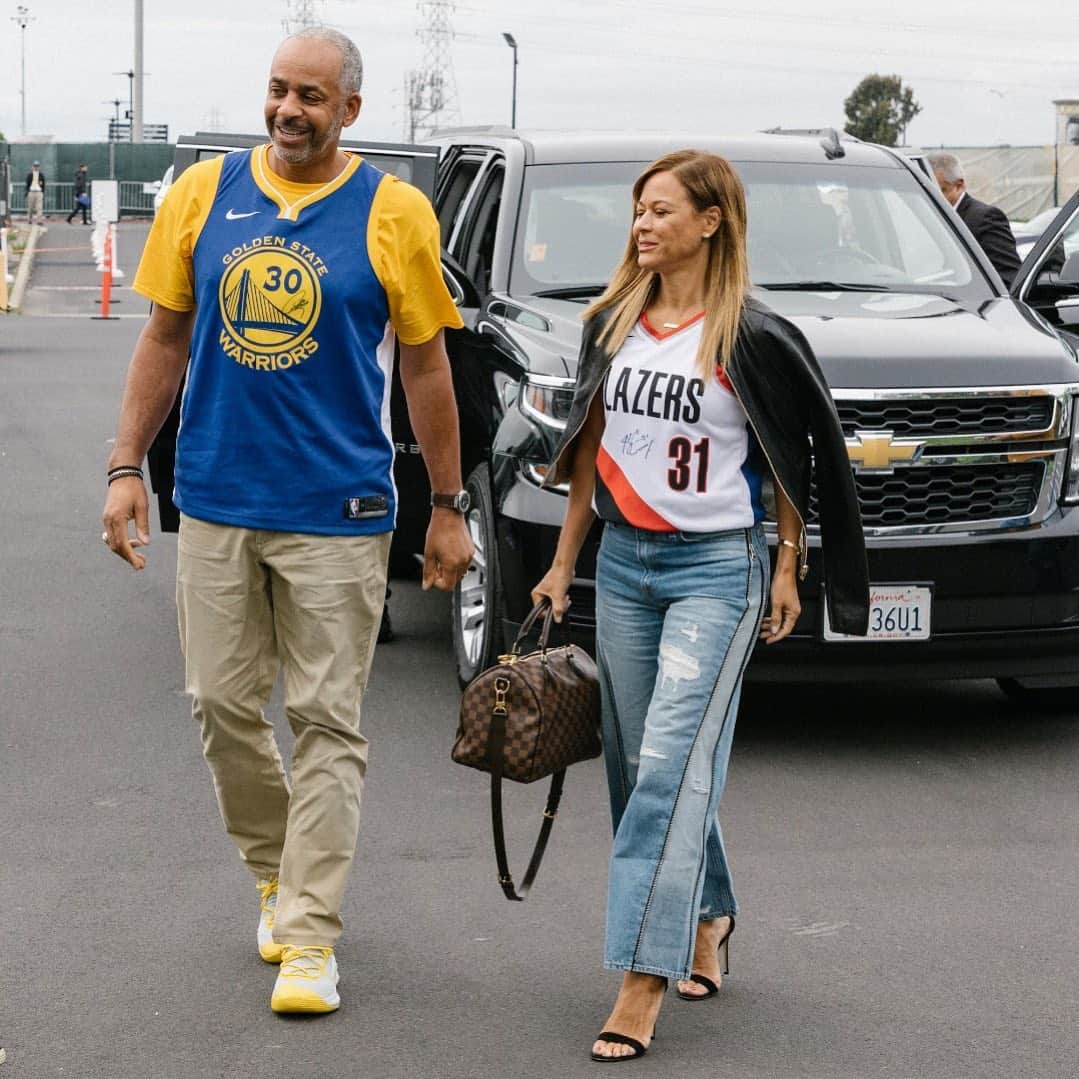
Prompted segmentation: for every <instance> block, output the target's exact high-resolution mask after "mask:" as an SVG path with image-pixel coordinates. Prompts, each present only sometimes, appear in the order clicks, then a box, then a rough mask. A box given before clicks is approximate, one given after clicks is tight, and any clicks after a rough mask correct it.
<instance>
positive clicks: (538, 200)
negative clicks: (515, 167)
mask: <svg viewBox="0 0 1079 1079" xmlns="http://www.w3.org/2000/svg"><path fill="white" fill-rule="evenodd" d="M641 168H643V165H641V166H638V165H637V164H636V163H631V164H629V165H628V166H627V165H624V164H621V163H620V164H616V165H610V164H599V165H595V164H593V165H555V166H545V165H538V166H533V167H532V168H530V169H529V170H528V182H527V185H526V191H525V198H524V204H523V205H524V209H523V212H522V221H521V226H520V227H519V228H518V255H519V257H518V262H517V266H519V269H520V271H522V272H519V274H518V277H519V278H520V279H523V280H524V281H526V282H528V285H529V286H531V287H532V288H533V289H544V288H551V287H559V286H563V285H576V284H591V283H597V282H606V281H607V280H608V278H609V277H610V275H611V271H612V270H613V269H614V266H615V263H616V262H617V261H618V256H619V255H620V254H621V253H622V249H623V248H624V247H625V244H626V238H627V237H628V235H629V222H630V219H631V207H630V188H631V187H632V185H633V180H634V178H635V177H636V175H637V173H638V172H640V170H641Z"/></svg>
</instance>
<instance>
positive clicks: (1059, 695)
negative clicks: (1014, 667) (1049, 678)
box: [997, 678, 1079, 712]
mask: <svg viewBox="0 0 1079 1079" xmlns="http://www.w3.org/2000/svg"><path fill="white" fill-rule="evenodd" d="M997 685H998V686H1000V688H1001V689H1002V690H1003V691H1004V694H1005V695H1006V696H1007V697H1008V699H1009V700H1012V701H1014V702H1015V703H1016V704H1018V705H1022V706H1023V707H1024V708H1031V709H1033V710H1034V711H1037V712H1079V686H1052V687H1050V688H1042V687H1037V686H1024V685H1023V683H1022V682H1020V681H1019V680H1018V679H1015V678H998V679H997Z"/></svg>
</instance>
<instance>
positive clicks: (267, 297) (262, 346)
mask: <svg viewBox="0 0 1079 1079" xmlns="http://www.w3.org/2000/svg"><path fill="white" fill-rule="evenodd" d="M270 239H271V238H267V240H270ZM272 239H277V238H276V237H274V238H272ZM226 260H227V263H228V265H227V267H226V269H225V272H224V273H223V274H222V276H221V283H220V285H219V287H218V306H219V308H220V311H221V319H222V321H223V323H224V332H223V333H222V334H221V341H220V343H221V345H222V347H223V348H224V350H225V352H226V353H227V354H228V355H230V356H232V357H233V359H235V360H236V361H237V362H239V363H244V364H247V365H248V366H250V367H257V368H259V369H262V370H267V369H271V368H272V369H273V370H277V369H278V368H282V367H291V366H292V364H293V363H299V362H301V361H302V360H304V359H306V358H307V357H308V356H310V355H311V354H312V353H314V352H315V351H316V349H317V348H318V344H317V342H315V341H313V340H308V338H309V337H310V334H311V331H312V330H313V329H314V328H315V325H316V324H317V323H318V315H319V310H320V309H321V307H322V289H321V288H320V286H319V280H318V273H317V271H316V270H315V268H314V267H313V266H312V265H311V263H310V262H309V261H307V260H306V259H304V258H303V257H302V255H300V254H298V253H297V252H295V251H291V250H289V248H287V247H285V246H283V245H282V246H278V245H276V244H275V245H273V246H268V245H267V246H259V247H255V248H253V249H251V250H248V251H246V252H245V253H243V254H241V255H239V256H238V257H236V258H234V259H233V258H230V257H229V256H226ZM318 261H319V263H320V264H322V261H321V259H319V260H318ZM322 265H324V264H322ZM268 356H273V357H274V359H273V360H269V361H268V360H267V357H268ZM275 361H276V362H275Z"/></svg>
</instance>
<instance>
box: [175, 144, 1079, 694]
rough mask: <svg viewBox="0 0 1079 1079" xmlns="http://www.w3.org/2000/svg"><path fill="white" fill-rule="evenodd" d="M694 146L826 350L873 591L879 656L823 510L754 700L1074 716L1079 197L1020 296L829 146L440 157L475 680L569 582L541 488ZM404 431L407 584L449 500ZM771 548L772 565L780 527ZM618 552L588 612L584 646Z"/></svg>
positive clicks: (772, 291)
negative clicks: (850, 633) (924, 702)
mask: <svg viewBox="0 0 1079 1079" xmlns="http://www.w3.org/2000/svg"><path fill="white" fill-rule="evenodd" d="M214 138H215V139H217V140H218V143H217V145H218V146H219V147H220V146H221V144H222V143H227V137H225V136H214ZM232 145H235V146H239V145H250V143H249V142H248V143H244V142H241V141H233V143H232ZM687 145H692V146H697V147H703V148H706V149H713V150H715V151H717V152H718V153H721V154H723V155H724V156H725V157H727V158H728V159H729V160H730V161H731V162H732V163H733V165H734V166H735V168H736V169H737V171H738V172H739V174H740V175H741V177H742V180H743V182H744V183H745V185H746V190H747V197H748V204H749V235H748V243H749V254H750V263H751V274H752V279H753V281H754V289H755V292H756V294H757V295H758V296H759V297H760V298H761V299H762V300H763V301H764V302H765V303H767V304H768V305H769V306H771V307H773V308H774V309H775V310H777V311H778V312H779V313H780V314H782V315H784V316H786V317H787V318H789V319H791V320H792V321H793V322H795V323H796V324H797V325H798V326H799V328H800V329H801V330H802V331H803V332H804V333H805V335H806V337H807V338H808V339H809V341H810V343H811V345H812V346H813V349H814V351H815V352H816V354H817V356H818V358H819V360H820V363H821V366H822V368H823V370H824V372H825V375H826V376H827V378H828V381H829V384H830V386H831V387H832V391H833V395H834V397H835V400H836V406H837V409H838V412H839V417H840V421H841V423H842V425H843V429H844V432H845V435H846V441H847V449H848V454H849V456H850V459H851V467H852V469H853V471H854V473H855V481H856V485H857V489H858V493H859V498H860V502H861V508H862V516H863V523H864V527H865V534H866V544H867V549H868V557H869V568H870V579H871V581H872V585H873V597H872V598H873V608H872V615H871V622H870V635H869V638H868V639H862V638H844V637H841V636H839V635H837V634H835V633H834V632H833V631H832V630H831V628H830V627H829V625H828V623H827V616H826V611H825V606H824V604H823V602H822V601H821V597H822V593H823V583H822V579H821V561H820V558H819V536H818V534H817V530H816V527H815V519H814V513H815V511H814V508H813V507H812V506H811V508H810V516H809V520H808V522H807V524H808V531H809V543H810V553H809V573H808V576H807V577H806V579H805V580H804V581H803V582H802V585H801V600H802V615H801V617H800V619H799V621H798V624H797V626H796V628H795V631H794V633H793V634H792V636H791V638H790V639H789V640H788V641H787V642H785V643H784V644H783V646H782V647H780V648H775V649H763V648H761V649H758V651H757V655H756V656H755V658H754V660H753V662H752V663H751V665H750V669H749V676H750V677H755V678H768V679H778V680H799V679H809V680H820V679H837V680H852V679H895V678H902V679H911V678H922V679H924V678H935V677H949V678H950V677H972V678H995V679H997V680H998V681H999V682H1000V684H1001V686H1002V688H1004V689H1005V690H1006V691H1007V692H1009V693H1010V694H1012V695H1015V696H1019V697H1022V698H1023V699H1024V700H1025V701H1026V702H1028V703H1031V704H1049V705H1054V704H1057V703H1059V702H1060V701H1061V700H1066V701H1071V700H1073V699H1074V690H1075V689H1076V688H1079V426H1077V417H1079V408H1077V406H1076V398H1077V396H1079V358H1077V351H1076V350H1077V348H1079V336H1076V335H1077V334H1079V266H1073V265H1072V260H1071V259H1069V260H1068V262H1067V264H1065V265H1064V266H1063V267H1062V268H1061V269H1060V270H1056V269H1051V268H1049V263H1050V261H1051V257H1052V256H1053V252H1054V251H1055V248H1056V246H1057V245H1059V244H1060V243H1061V242H1063V243H1064V244H1065V246H1067V245H1068V244H1071V243H1072V242H1073V241H1075V240H1076V239H1079V196H1077V197H1076V198H1075V199H1073V200H1071V202H1069V204H1068V206H1067V207H1065V208H1064V210H1063V211H1062V212H1061V215H1060V216H1059V218H1058V219H1057V221H1055V222H1054V224H1053V225H1052V226H1051V227H1050V229H1049V230H1047V231H1046V232H1045V233H1044V234H1043V236H1042V237H1041V239H1040V240H1039V241H1038V243H1037V244H1036V245H1035V246H1034V248H1033V249H1032V250H1031V252H1030V254H1029V255H1028V257H1027V259H1026V261H1025V262H1024V264H1023V267H1022V269H1021V271H1020V273H1019V275H1018V276H1017V278H1016V281H1015V284H1014V286H1013V289H1012V293H1011V295H1009V293H1008V292H1007V290H1006V289H1005V288H1004V286H1003V284H1002V283H1001V281H1000V278H999V276H998V275H997V273H996V271H995V270H994V269H993V267H992V265H991V264H990V263H989V262H988V260H987V258H986V256H985V254H984V253H983V252H982V250H981V248H980V247H979V246H978V244H977V243H976V241H974V239H973V237H972V236H971V235H970V233H969V232H968V231H967V229H966V228H965V227H964V226H963V224H962V222H961V221H960V220H959V219H958V217H957V216H956V215H955V213H954V212H953V211H952V210H951V208H950V207H949V206H948V204H947V203H946V202H945V201H944V199H943V197H942V196H941V195H940V192H939V191H938V189H937V187H936V184H935V183H934V182H933V181H932V179H931V178H930V177H929V176H927V175H926V174H925V173H924V171H923V170H922V169H921V168H920V167H919V165H918V163H916V162H912V161H910V160H908V159H906V158H904V157H903V156H902V155H901V154H899V153H897V152H895V151H892V150H889V149H886V148H883V147H878V146H871V145H867V144H862V143H857V142H847V141H845V140H842V139H840V138H839V137H838V136H836V135H835V134H834V133H830V134H829V135H828V136H826V137H824V138H818V137H816V136H804V135H803V136H791V135H783V134H760V135H751V136H747V137H740V138H733V137H732V138H728V137H720V136H711V135H701V134H698V133H694V134H680V135H678V134H675V135H635V134H627V135H581V134H575V135H568V134H566V135H559V134H553V133H545V134H536V135H528V134H524V133H521V132H516V131H511V130H508V129H505V128H474V129H461V130H455V131H452V132H446V133H444V134H443V135H442V136H441V137H439V138H438V139H436V140H434V141H433V142H432V144H431V145H430V146H428V147H427V148H426V149H427V150H428V152H433V153H434V154H435V158H434V161H435V162H436V163H437V172H436V173H435V174H434V181H435V182H434V187H433V201H434V204H435V209H436V212H437V214H438V218H439V222H440V225H441V230H442V240H443V245H444V251H443V269H444V273H445V275H446V279H447V282H448V284H449V286H450V289H451V292H452V293H453V295H454V297H455V299H456V302H457V304H458V306H459V308H460V310H461V314H462V317H463V319H464V322H465V327H464V329H462V330H459V331H451V332H449V333H447V347H448V349H449V352H450V358H451V362H452V366H453V376H454V383H455V389H456V394H457V402H458V408H459V412H460V416H461V434H462V447H461V452H462V467H463V473H464V475H465V476H467V477H468V478H467V487H468V490H469V493H470V494H471V497H472V507H471V509H470V510H469V512H468V525H469V529H470V532H471V534H472V538H473V541H474V542H475V544H476V558H475V561H474V563H473V565H472V567H471V569H470V570H469V572H468V574H467V575H466V577H465V579H464V580H463V581H462V583H461V585H460V586H459V587H458V589H457V590H456V592H455V594H454V599H453V609H452V632H453V643H454V651H455V656H456V662H457V669H458V675H459V677H460V678H461V679H462V681H464V680H467V679H469V678H470V677H471V676H472V675H473V674H474V673H475V672H476V671H478V670H480V669H481V668H483V667H484V666H486V665H488V664H489V663H490V662H491V661H492V660H493V659H494V657H495V656H497V654H498V653H499V652H500V651H502V650H504V648H505V645H506V642H507V640H508V639H511V638H512V636H513V635H514V634H515V632H516V630H517V628H518V626H519V624H520V622H521V620H522V619H523V617H524V615H525V613H526V612H527V610H528V608H529V607H530V602H529V591H530V589H531V588H532V586H533V585H534V584H535V582H536V581H537V580H539V578H540V577H541V576H542V574H543V573H544V572H545V570H546V569H547V567H548V565H549V564H550V560H551V557H552V554H553V551H554V547H555V542H556V539H557V534H558V529H559V526H560V524H561V521H562V517H563V514H564V511H565V494H566V492H565V490H564V489H558V488H554V489H552V488H550V487H547V486H545V485H544V478H545V468H546V464H547V461H548V460H549V457H550V453H551V449H552V447H553V445H554V443H555V441H556V440H557V438H558V436H559V434H560V433H561V431H562V430H563V429H564V425H565V420H566V416H567V412H568V408H569V403H570V400H571V398H572V394H573V386H574V381H575V376H576V365H577V353H578V347H579V342H580V331H581V315H582V313H583V311H584V309H585V307H586V305H587V304H588V302H589V301H590V300H591V299H592V298H594V297H595V296H596V295H598V294H599V293H600V292H601V291H602V289H603V287H604V285H605V282H606V281H607V278H608V276H609V274H610V271H611V269H612V267H613V266H614V264H615V263H616V262H617V260H618V258H619V256H620V254H621V252H622V250H623V248H624V246H625V243H626V238H627V235H628V229H629V224H630V219H631V207H630V188H631V185H632V183H633V180H634V178H635V177H636V176H637V175H638V174H639V173H640V172H641V171H642V170H643V169H644V167H645V166H646V165H647V164H648V163H649V162H651V161H652V160H653V159H655V158H657V157H659V156H660V155H661V154H663V153H666V152H668V151H670V150H674V149H678V148H681V147H683V146H687ZM218 152H220V149H219V150H218ZM402 152H404V151H403V150H402ZM180 154H181V148H180V147H178V149H177V161H178V162H179V160H180ZM376 163H377V164H380V166H381V164H382V162H381V161H376ZM178 171H179V166H178ZM392 419H393V432H394V441H395V443H396V448H397V461H396V465H395V478H396V482H397V485H398V489H399V491H400V505H399V516H398V528H397V533H396V535H395V538H394V546H393V552H394V554H393V560H394V565H395V567H396V568H397V569H402V568H405V567H407V566H408V565H409V564H410V563H411V561H412V560H413V556H414V555H415V553H416V552H418V551H419V550H421V549H422V543H423V533H424V529H425V526H426V521H427V516H428V488H427V483H426V476H425V472H424V469H423V466H422V461H421V460H420V457H419V451H418V447H417V445H416V442H415V438H414V437H413V435H412V432H411V428H410V426H409V422H408V415H407V410H406V409H405V407H404V399H403V394H402V393H401V392H400V387H399V385H396V384H395V386H394V388H393V397H392ZM163 441H164V442H165V443H166V444H167V442H168V435H167V434H166V435H165V436H164V440H163ZM165 448H166V449H167V445H166V447H165ZM661 452H662V451H661ZM159 481H160V477H158V478H157V479H155V487H156V489H157V490H158V492H159V494H160V493H161V491H162V487H161V486H160V482H159ZM169 489H170V488H169V487H166V488H165V490H166V491H167V490H169ZM163 512H164V507H163ZM766 531H768V534H769V538H770V542H771V543H772V544H773V546H774V543H775V528H774V525H773V524H771V523H769V524H768V525H767V526H766ZM598 534H599V533H598V529H597V530H594V532H593V534H592V535H591V536H590V538H589V541H588V542H587V543H586V544H585V547H584V549H583V551H582V554H581V557H580V559H579V561H578V566H577V577H576V578H575V580H574V584H573V588H572V592H571V598H572V606H571V607H570V610H569V614H568V624H569V630H570V631H571V632H572V633H573V634H575V635H577V636H580V637H583V638H585V639H587V638H588V637H589V636H590V635H591V634H592V633H593V632H594V629H595V615H594V611H595V605H594V565H595V552H596V545H597V541H598Z"/></svg>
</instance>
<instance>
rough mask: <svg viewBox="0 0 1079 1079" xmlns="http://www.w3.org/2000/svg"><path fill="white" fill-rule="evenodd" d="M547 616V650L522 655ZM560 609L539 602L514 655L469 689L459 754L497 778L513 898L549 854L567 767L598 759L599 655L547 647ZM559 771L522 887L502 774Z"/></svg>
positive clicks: (498, 835)
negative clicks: (509, 841) (512, 853)
mask: <svg viewBox="0 0 1079 1079" xmlns="http://www.w3.org/2000/svg"><path fill="white" fill-rule="evenodd" d="M541 616H542V617H543V623H542V629H541V632H540V639H539V648H538V650H537V651H535V652H530V653H528V654H527V655H522V654H521V645H522V642H523V641H524V640H525V639H526V638H527V636H528V634H529V633H530V632H531V630H532V628H533V626H534V625H535V624H536V622H537V621H538V619H539V618H540V617H541ZM551 621H552V612H551V607H550V604H549V602H548V601H546V600H543V601H541V602H540V603H538V604H537V605H536V606H535V607H534V608H533V609H532V611H531V613H530V614H529V615H528V617H527V618H526V619H525V620H524V622H523V623H522V625H521V631H520V633H519V634H518V635H517V640H516V641H515V642H514V645H513V649H512V650H511V651H510V653H509V655H505V656H501V657H499V662H498V663H497V664H496V665H495V666H494V667H489V668H488V669H487V670H485V671H484V672H483V673H482V674H479V675H477V676H476V678H474V679H473V680H472V682H470V683H469V685H468V686H466V687H465V690H464V693H463V694H462V696H461V719H460V724H459V726H458V728H457V740H456V742H455V743H454V746H453V753H452V756H453V759H454V760H455V761H456V762H457V763H458V764H463V765H466V766H467V767H469V768H478V769H479V770H480V771H481V772H489V773H490V775H491V817H492V824H493V828H494V839H495V857H496V859H497V861H498V870H499V877H498V880H499V884H500V885H501V886H502V890H503V892H505V894H506V898H507V899H515V900H520V899H523V898H524V896H525V894H526V893H527V891H528V889H529V888H530V887H531V885H532V882H533V880H534V879H535V876H536V870H538V869H539V863H540V860H541V859H542V857H543V851H544V848H545V847H546V845H547V838H548V836H549V834H550V830H551V825H552V823H553V821H554V817H555V814H556V813H557V811H558V802H559V799H560V798H561V796H562V785H563V782H564V780H565V776H566V769H567V768H568V767H569V766H570V765H571V764H576V763H577V761H583V760H588V759H589V758H591V757H598V756H599V754H600V748H601V747H600V741H599V678H598V676H597V673H596V664H595V662H594V661H593V659H592V657H591V656H589V655H588V653H587V652H585V651H584V650H583V649H581V648H579V647H577V646H576V645H572V644H569V645H563V646H561V647H558V648H549V647H548V646H547V642H548V638H549V636H550V632H551ZM545 776H551V777H552V779H551V788H550V791H549V792H548V795H547V806H546V808H545V810H544V814H543V826H542V829H541V831H540V835H539V839H537V841H536V846H535V849H534V850H533V853H532V859H531V861H530V862H529V866H528V870H527V871H526V873H525V876H524V879H523V881H522V883H521V887H520V889H515V888H514V884H513V878H512V877H511V876H510V873H509V868H508V863H507V859H506V849H505V840H504V836H503V827H502V779H503V778H506V779H512V780H514V781H516V782H518V783H533V782H535V780H537V779H543V778H544V777H545Z"/></svg>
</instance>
